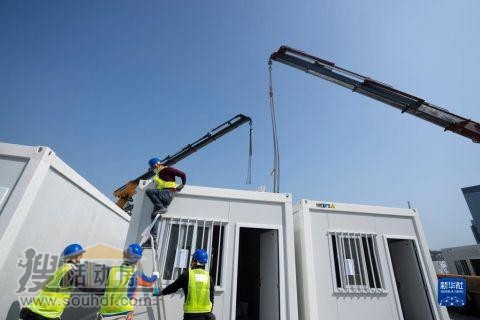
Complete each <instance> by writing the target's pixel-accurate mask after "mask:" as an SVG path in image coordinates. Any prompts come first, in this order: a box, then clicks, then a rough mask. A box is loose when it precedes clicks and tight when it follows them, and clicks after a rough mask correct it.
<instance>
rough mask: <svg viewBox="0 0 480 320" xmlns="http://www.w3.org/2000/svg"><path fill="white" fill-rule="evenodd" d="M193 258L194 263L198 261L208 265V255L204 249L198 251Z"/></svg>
mask: <svg viewBox="0 0 480 320" xmlns="http://www.w3.org/2000/svg"><path fill="white" fill-rule="evenodd" d="M192 258H193V261H196V262H198V263H200V264H206V263H207V262H208V253H207V251H205V250H203V249H197V250H196V251H195V253H194V254H193V256H192Z"/></svg>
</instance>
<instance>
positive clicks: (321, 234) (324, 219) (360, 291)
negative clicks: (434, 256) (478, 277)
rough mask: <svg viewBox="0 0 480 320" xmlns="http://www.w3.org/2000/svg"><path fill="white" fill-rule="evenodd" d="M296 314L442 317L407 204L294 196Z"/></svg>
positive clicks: (318, 318) (307, 318) (309, 319)
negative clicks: (395, 205)
mask: <svg viewBox="0 0 480 320" xmlns="http://www.w3.org/2000/svg"><path fill="white" fill-rule="evenodd" d="M294 229H295V254H296V261H297V287H298V304H299V318H300V319H304V320H323V319H328V320H337V319H338V320H340V319H341V320H343V319H370V320H375V319H378V320H383V319H422V320H430V319H436V320H437V319H441V320H444V319H449V317H448V313H447V311H446V309H445V308H444V307H440V306H439V305H438V304H437V303H436V296H437V279H436V276H435V271H434V268H433V264H432V261H431V258H430V254H429V250H428V247H427V243H426V240H425V236H424V233H423V229H422V226H421V223H420V219H419V216H418V213H417V212H416V210H415V209H400V208H386V207H375V206H365V205H352V204H344V203H331V202H322V201H311V200H301V201H300V202H299V203H298V204H297V205H296V206H295V209H294Z"/></svg>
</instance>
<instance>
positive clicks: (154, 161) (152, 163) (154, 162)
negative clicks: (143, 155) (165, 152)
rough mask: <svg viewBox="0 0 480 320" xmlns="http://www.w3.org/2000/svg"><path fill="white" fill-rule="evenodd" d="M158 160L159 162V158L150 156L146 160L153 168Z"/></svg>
mask: <svg viewBox="0 0 480 320" xmlns="http://www.w3.org/2000/svg"><path fill="white" fill-rule="evenodd" d="M159 162H161V160H160V159H158V158H152V159H150V160H148V165H149V166H150V168H153V166H155V165H156V164H157V163H159Z"/></svg>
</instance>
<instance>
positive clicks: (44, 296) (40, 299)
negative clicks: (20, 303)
mask: <svg viewBox="0 0 480 320" xmlns="http://www.w3.org/2000/svg"><path fill="white" fill-rule="evenodd" d="M72 269H73V265H72V264H70V263H65V264H63V265H62V266H60V267H59V268H58V269H57V270H56V271H55V273H54V274H53V275H52V276H51V277H50V279H48V281H47V283H46V284H45V285H44V286H43V288H42V289H41V290H40V292H39V293H38V294H37V295H36V296H35V298H33V301H32V302H31V303H30V304H29V305H28V306H27V308H28V309H30V311H32V312H35V313H36V314H39V315H41V316H43V317H46V318H51V319H55V318H60V316H61V315H62V313H63V310H65V307H66V306H67V304H68V301H69V300H70V296H71V295H72V291H73V289H74V288H73V287H61V286H60V283H61V282H62V279H63V277H64V276H65V275H66V274H67V272H68V271H70V270H72Z"/></svg>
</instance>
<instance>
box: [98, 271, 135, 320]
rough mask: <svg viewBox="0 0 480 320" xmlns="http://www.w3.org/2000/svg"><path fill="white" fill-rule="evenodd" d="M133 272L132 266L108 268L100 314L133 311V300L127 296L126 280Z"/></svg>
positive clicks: (128, 279)
mask: <svg viewBox="0 0 480 320" xmlns="http://www.w3.org/2000/svg"><path fill="white" fill-rule="evenodd" d="M134 272H135V267H134V266H128V265H120V266H115V267H113V268H112V269H110V272H109V274H108V279H107V284H106V288H105V295H104V296H103V297H102V300H101V301H100V314H101V315H104V316H110V315H116V314H120V313H125V312H129V311H133V310H134V308H135V300H134V299H129V298H128V282H129V281H130V278H131V277H132V275H133V273H134Z"/></svg>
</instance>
